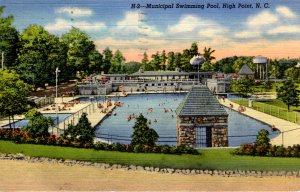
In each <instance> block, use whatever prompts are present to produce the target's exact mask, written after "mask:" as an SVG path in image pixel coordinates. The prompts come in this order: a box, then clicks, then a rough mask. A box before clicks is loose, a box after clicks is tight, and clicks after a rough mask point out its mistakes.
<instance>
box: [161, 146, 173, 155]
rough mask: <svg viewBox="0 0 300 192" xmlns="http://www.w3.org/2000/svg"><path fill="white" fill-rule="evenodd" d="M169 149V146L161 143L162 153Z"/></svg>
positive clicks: (166, 152) (167, 151)
mask: <svg viewBox="0 0 300 192" xmlns="http://www.w3.org/2000/svg"><path fill="white" fill-rule="evenodd" d="M170 151H171V147H170V146H169V145H163V146H161V152H162V153H164V154H169V153H170Z"/></svg>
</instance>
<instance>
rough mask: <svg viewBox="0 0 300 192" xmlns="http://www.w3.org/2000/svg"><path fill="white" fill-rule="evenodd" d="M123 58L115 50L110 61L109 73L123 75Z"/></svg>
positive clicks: (118, 51) (119, 52)
mask: <svg viewBox="0 0 300 192" xmlns="http://www.w3.org/2000/svg"><path fill="white" fill-rule="evenodd" d="M124 63H125V57H124V56H123V54H122V52H121V51H120V50H116V52H115V54H114V55H113V57H112V59H111V66H110V69H109V73H124V66H123V65H124Z"/></svg>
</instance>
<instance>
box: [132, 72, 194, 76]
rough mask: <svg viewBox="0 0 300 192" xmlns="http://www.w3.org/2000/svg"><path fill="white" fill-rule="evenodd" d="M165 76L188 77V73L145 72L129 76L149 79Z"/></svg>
mask: <svg viewBox="0 0 300 192" xmlns="http://www.w3.org/2000/svg"><path fill="white" fill-rule="evenodd" d="M167 75H169V76H170V75H177V76H178V75H179V76H185V75H189V73H187V72H178V71H145V72H141V71H138V72H135V73H133V74H131V75H130V76H140V77H147V76H148V77H149V76H167Z"/></svg>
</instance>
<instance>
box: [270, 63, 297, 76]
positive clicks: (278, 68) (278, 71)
mask: <svg viewBox="0 0 300 192" xmlns="http://www.w3.org/2000/svg"><path fill="white" fill-rule="evenodd" d="M271 65H274V68H275V71H274V73H275V77H276V78H283V76H284V73H285V71H286V70H287V69H288V68H291V67H294V66H296V65H297V60H296V59H280V60H275V61H274V62H271Z"/></svg>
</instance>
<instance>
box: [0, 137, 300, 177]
mask: <svg viewBox="0 0 300 192" xmlns="http://www.w3.org/2000/svg"><path fill="white" fill-rule="evenodd" d="M233 150H234V149H210V150H204V149H203V150H200V152H201V153H202V155H165V154H149V153H145V154H142V153H141V154H136V153H125V152H122V153H121V152H113V151H95V150H93V149H77V148H67V147H55V146H45V145H31V144H15V143H13V142H10V141H0V153H23V154H25V155H27V156H33V157H49V158H57V159H73V160H82V161H93V162H103V163H109V164H122V165H141V166H153V167H170V168H190V169H191V168H195V169H218V170H266V171H267V170H268V171H280V170H286V171H293V170H294V171H299V170H300V159H299V158H275V157H251V156H235V155H232V154H231V152H232V151H233Z"/></svg>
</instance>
